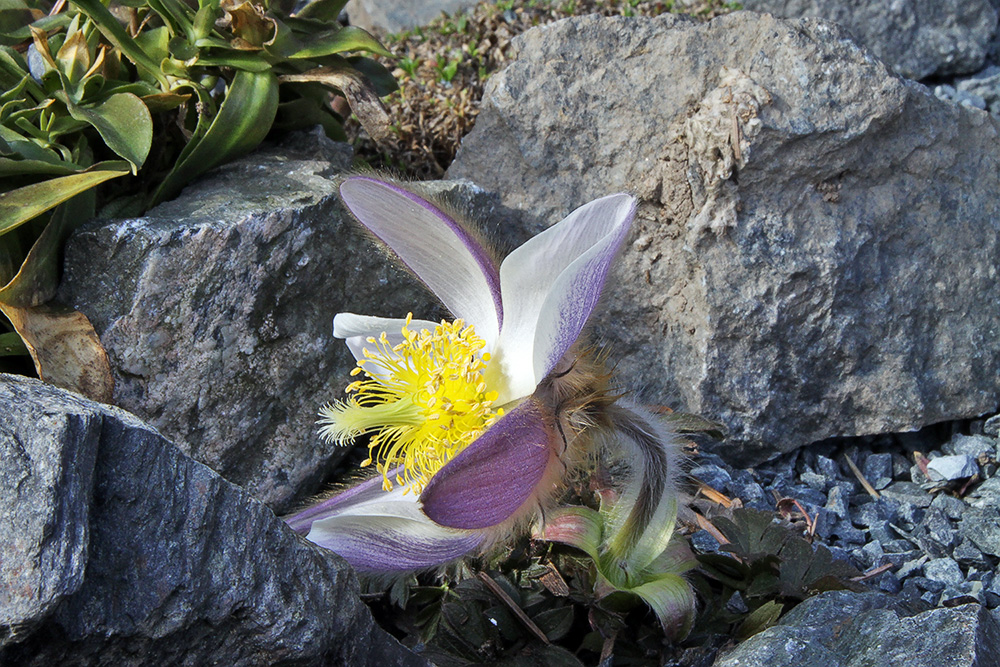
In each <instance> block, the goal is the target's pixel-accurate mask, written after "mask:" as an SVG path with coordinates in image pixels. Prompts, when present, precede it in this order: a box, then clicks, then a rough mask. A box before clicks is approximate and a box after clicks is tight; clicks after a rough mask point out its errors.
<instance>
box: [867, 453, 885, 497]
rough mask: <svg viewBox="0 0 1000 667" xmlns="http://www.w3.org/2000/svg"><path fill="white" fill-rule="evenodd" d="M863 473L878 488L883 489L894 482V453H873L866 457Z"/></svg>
mask: <svg viewBox="0 0 1000 667" xmlns="http://www.w3.org/2000/svg"><path fill="white" fill-rule="evenodd" d="M861 473H862V474H863V475H864V476H865V479H867V480H868V483H869V484H871V485H872V486H873V487H875V489H876V490H882V489H884V488H885V487H887V486H889V483H890V482H892V454H871V455H869V456H868V458H867V459H865V465H864V468H862V470H861Z"/></svg>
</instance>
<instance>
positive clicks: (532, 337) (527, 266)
mask: <svg viewBox="0 0 1000 667" xmlns="http://www.w3.org/2000/svg"><path fill="white" fill-rule="evenodd" d="M635 205H636V202H635V198H633V197H631V196H630V195H625V194H617V195H610V196H608V197H602V198H601V199H597V200H595V201H592V202H590V203H589V204H585V205H584V206H581V207H580V208H578V209H576V210H575V211H573V212H572V213H570V214H569V215H568V216H567V217H566V218H565V219H563V220H562V221H561V222H559V223H557V224H556V225H553V226H552V227H550V228H549V229H547V230H545V231H544V232H542V233H541V234H538V235H537V236H535V237H533V238H531V239H529V240H528V241H527V242H526V243H525V244H524V245H522V246H521V247H519V248H517V249H516V250H514V252H512V253H511V254H510V255H509V256H508V257H507V259H505V260H504V261H503V264H502V265H501V266H500V284H501V289H502V292H503V301H504V304H503V305H504V313H505V320H504V327H503V330H502V331H501V334H500V339H499V341H498V342H497V349H496V350H495V351H494V354H493V356H494V362H493V364H494V365H495V367H497V368H499V371H500V372H501V373H502V375H503V376H504V379H505V383H503V384H501V383H500V382H498V383H497V384H498V386H503V385H504V384H505V385H506V392H502V393H501V395H500V398H499V399H498V403H499V404H503V403H505V402H507V401H509V400H515V399H517V398H520V397H522V396H527V395H530V394H531V393H532V392H533V391H534V390H535V387H536V386H537V384H538V383H539V382H541V380H542V379H543V378H544V377H545V376H546V375H548V374H549V373H550V372H551V371H552V369H553V368H554V367H555V365H556V364H557V363H558V362H559V360H560V359H561V358H562V357H563V355H564V354H565V353H566V352H567V351H568V350H569V348H570V346H571V345H572V344H573V343H574V341H576V339H577V337H578V336H579V335H580V332H581V331H582V330H583V327H584V325H585V324H586V322H587V319H588V318H589V317H590V313H591V312H592V311H593V309H594V306H596V305H597V301H598V299H599V298H600V296H601V290H603V289H604V282H605V280H606V278H607V275H608V271H609V270H610V268H611V263H612V262H613V261H614V258H615V255H616V254H617V252H618V249H619V248H620V247H621V245H622V243H623V242H624V241H625V237H626V236H627V234H628V231H629V228H630V226H631V223H632V218H633V216H634V214H635Z"/></svg>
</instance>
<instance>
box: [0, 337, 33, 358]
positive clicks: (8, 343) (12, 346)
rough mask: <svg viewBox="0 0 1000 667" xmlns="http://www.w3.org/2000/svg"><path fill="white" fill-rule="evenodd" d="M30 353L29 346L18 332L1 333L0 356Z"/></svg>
mask: <svg viewBox="0 0 1000 667" xmlns="http://www.w3.org/2000/svg"><path fill="white" fill-rule="evenodd" d="M25 354H28V348H26V347H25V346H24V341H22V340H21V337H20V336H18V335H17V333H16V332H13V331H11V332H10V333H5V334H0V357H13V356H22V355H25Z"/></svg>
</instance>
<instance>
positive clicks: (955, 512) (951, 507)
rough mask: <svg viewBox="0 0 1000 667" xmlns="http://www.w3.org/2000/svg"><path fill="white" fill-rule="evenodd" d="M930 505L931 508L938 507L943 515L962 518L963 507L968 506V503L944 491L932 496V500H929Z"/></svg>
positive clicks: (950, 517)
mask: <svg viewBox="0 0 1000 667" xmlns="http://www.w3.org/2000/svg"><path fill="white" fill-rule="evenodd" d="M930 506H931V508H933V509H939V510H941V511H942V512H944V514H945V516H947V517H948V518H949V519H960V518H962V514H963V513H965V509H966V508H967V507H968V505H966V504H965V503H964V502H962V501H961V500H959V499H958V498H956V497H955V496H949V495H948V494H946V493H939V494H937V495H936V496H934V500H932V501H931V505H930Z"/></svg>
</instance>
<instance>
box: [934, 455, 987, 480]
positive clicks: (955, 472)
mask: <svg viewBox="0 0 1000 667" xmlns="http://www.w3.org/2000/svg"><path fill="white" fill-rule="evenodd" d="M978 473H979V465H978V464H977V463H976V460H975V459H974V458H972V457H971V456H969V455H968V454H954V455H952V456H939V457H938V458H936V459H933V460H931V462H930V463H928V464H927V476H928V477H929V478H930V479H931V481H934V482H950V481H952V480H956V479H967V478H969V477H972V476H973V475H976V474H978Z"/></svg>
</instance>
